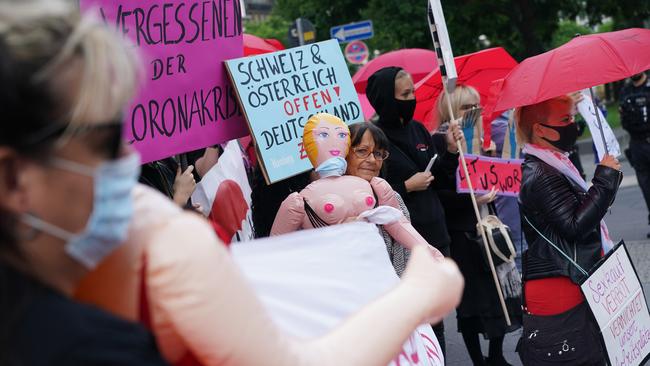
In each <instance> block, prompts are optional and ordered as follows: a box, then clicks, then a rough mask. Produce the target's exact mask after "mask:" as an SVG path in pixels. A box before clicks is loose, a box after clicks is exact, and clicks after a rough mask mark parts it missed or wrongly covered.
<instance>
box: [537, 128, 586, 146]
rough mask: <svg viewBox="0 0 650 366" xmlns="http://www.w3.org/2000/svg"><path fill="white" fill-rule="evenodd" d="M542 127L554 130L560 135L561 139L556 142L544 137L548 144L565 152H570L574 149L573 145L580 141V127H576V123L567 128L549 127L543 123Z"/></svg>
mask: <svg viewBox="0 0 650 366" xmlns="http://www.w3.org/2000/svg"><path fill="white" fill-rule="evenodd" d="M541 125H542V126H544V127H547V128H550V129H553V130H555V131H557V133H558V134H560V139H559V140H556V141H551V140H549V139H547V138H546V137H542V138H543V139H544V140H545V141H546V142H548V143H549V144H551V145H553V146H555V147H557V148H558V149H560V150H562V151H564V152H569V151H571V149H573V145H575V144H576V141H577V140H578V126H576V124H575V123H570V124H568V125H565V126H549V125H545V124H543V123H541Z"/></svg>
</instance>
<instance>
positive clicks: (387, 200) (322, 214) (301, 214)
mask: <svg viewBox="0 0 650 366" xmlns="http://www.w3.org/2000/svg"><path fill="white" fill-rule="evenodd" d="M328 131H336V133H328ZM349 134H350V131H349V129H348V128H347V126H346V125H345V123H343V121H341V120H340V119H338V118H337V117H335V116H332V115H330V114H326V113H319V114H316V115H314V116H312V117H311V118H310V119H309V121H307V123H306V124H305V130H304V134H303V142H304V146H305V150H306V151H307V155H308V156H309V160H310V161H311V162H312V165H314V166H316V168H317V169H316V171H317V172H318V171H319V168H320V167H322V166H324V165H326V164H328V163H330V162H331V161H332V160H335V159H337V158H339V159H340V158H345V156H346V155H347V152H348V151H349V149H350V145H349V144H350V139H349ZM332 151H334V152H335V153H334V154H332V153H331V152H332ZM343 151H344V152H345V154H341V152H343ZM342 170H343V171H345V169H344V168H343V169H342ZM328 174H329V172H328ZM340 174H342V173H341V172H339V174H335V175H329V176H326V177H324V178H321V179H318V180H316V181H314V182H312V183H311V184H309V185H308V186H307V187H306V188H305V189H303V190H302V191H300V192H299V193H298V192H294V193H292V194H291V195H289V197H287V198H286V199H285V200H284V201H283V202H282V205H281V206H280V210H279V211H278V213H277V215H276V217H275V221H274V223H273V227H272V229H271V235H280V234H286V233H290V232H293V231H296V230H300V229H310V228H315V227H323V226H329V225H336V224H341V223H343V222H346V221H349V220H354V219H357V218H359V216H360V215H362V214H363V213H364V212H367V211H369V210H372V209H375V208H376V207H381V206H389V207H392V208H394V209H396V210H397V211H399V203H398V201H397V199H396V198H395V191H394V190H393V189H392V188H391V186H390V185H389V184H388V182H386V181H385V180H383V179H381V178H377V177H375V178H373V179H372V180H371V181H370V182H367V181H366V180H364V179H362V178H359V177H356V176H350V175H344V176H342V175H340ZM370 221H372V220H370ZM390 221H391V222H389V223H383V222H382V224H383V225H384V228H385V229H386V231H387V232H388V233H389V234H390V235H391V236H392V237H393V238H394V239H395V240H397V241H398V242H399V243H401V244H402V245H404V246H405V247H407V248H409V249H412V248H413V247H414V246H416V245H426V246H427V247H429V248H431V250H432V251H433V252H434V254H435V255H436V257H440V258H442V254H441V253H440V252H439V251H437V250H436V249H434V248H433V247H430V246H429V244H428V243H427V241H426V240H425V239H424V238H423V237H422V236H421V235H420V234H419V233H418V232H417V231H416V230H415V229H414V228H413V226H412V225H411V223H410V222H409V221H408V219H407V218H406V217H404V215H403V214H401V211H400V212H399V214H398V217H396V219H394V220H390Z"/></svg>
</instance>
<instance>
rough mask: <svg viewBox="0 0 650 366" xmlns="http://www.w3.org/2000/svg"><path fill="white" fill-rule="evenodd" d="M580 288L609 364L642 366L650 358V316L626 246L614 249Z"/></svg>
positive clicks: (622, 245) (621, 245)
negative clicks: (604, 348) (599, 334)
mask: <svg viewBox="0 0 650 366" xmlns="http://www.w3.org/2000/svg"><path fill="white" fill-rule="evenodd" d="M581 288H582V292H583V293H584V294H585V297H586V299H587V302H588V303H589V307H590V308H591V311H592V312H593V314H594V317H595V318H596V321H597V322H598V327H599V328H600V331H601V333H602V337H603V340H604V342H605V347H606V349H607V354H608V358H609V362H610V364H611V365H615V366H628V365H629V366H636V365H641V364H642V363H643V361H644V360H645V359H646V358H647V357H648V355H650V313H648V305H647V303H646V300H645V297H644V295H643V289H642V287H641V283H640V282H639V278H638V276H637V274H636V271H635V270H634V267H633V266H632V262H631V261H630V256H629V255H628V252H627V249H626V248H625V245H624V244H620V245H618V246H617V247H616V248H614V250H612V252H611V253H610V254H609V255H608V258H607V259H606V260H605V261H604V262H602V263H601V264H600V266H599V267H598V268H597V269H596V270H595V271H594V272H593V273H592V274H591V275H590V276H589V278H588V279H587V280H586V281H585V282H584V283H583V284H582V285H581Z"/></svg>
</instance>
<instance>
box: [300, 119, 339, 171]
mask: <svg viewBox="0 0 650 366" xmlns="http://www.w3.org/2000/svg"><path fill="white" fill-rule="evenodd" d="M303 142H304V147H305V151H306V152H307V156H308V157H309V161H310V162H311V164H312V166H313V167H314V168H317V167H318V166H320V165H321V164H322V163H323V162H325V161H327V160H328V159H331V158H337V157H338V158H342V159H345V157H346V156H347V154H348V150H349V149H350V130H349V129H348V126H347V125H346V124H345V122H343V121H342V120H341V119H340V118H338V117H336V116H333V115H331V114H327V113H318V114H315V115H313V116H312V117H311V118H309V121H307V123H306V124H305V130H304V132H303Z"/></svg>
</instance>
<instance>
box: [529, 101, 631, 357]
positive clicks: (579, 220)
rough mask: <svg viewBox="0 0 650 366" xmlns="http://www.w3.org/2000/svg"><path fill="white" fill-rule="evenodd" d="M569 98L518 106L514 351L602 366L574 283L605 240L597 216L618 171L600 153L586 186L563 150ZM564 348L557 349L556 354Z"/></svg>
mask: <svg viewBox="0 0 650 366" xmlns="http://www.w3.org/2000/svg"><path fill="white" fill-rule="evenodd" d="M572 107H573V103H572V100H571V98H570V97H568V96H563V97H557V98H553V99H550V100H547V101H544V102H541V103H538V104H534V105H529V106H525V107H522V108H520V109H519V110H518V111H517V116H516V120H517V135H518V140H519V141H520V143H523V144H525V146H524V148H523V153H524V154H525V160H524V164H523V166H522V171H523V179H522V186H521V194H520V196H519V200H520V203H521V215H522V219H523V223H522V225H523V229H524V233H525V235H526V241H527V242H528V245H529V247H528V250H527V251H526V252H525V253H524V258H523V259H524V260H523V267H524V273H523V279H524V303H525V306H526V311H527V312H526V314H525V315H524V331H523V334H522V338H521V340H520V344H519V347H518V351H519V354H520V357H521V359H522V361H523V363H524V364H525V365H538V364H548V363H549V362H555V363H570V364H572V365H599V364H604V361H603V360H604V358H605V354H604V353H603V350H602V348H601V344H600V343H601V342H600V340H599V335H598V327H597V325H596V324H595V322H594V321H593V318H592V317H591V312H590V310H589V309H588V306H587V305H586V302H585V299H584V296H583V295H582V293H581V292H580V287H579V286H578V284H579V283H580V281H581V280H582V279H584V277H585V275H586V273H587V271H589V270H590V269H591V268H592V266H593V265H594V264H595V263H596V262H597V261H598V260H599V259H600V258H601V256H602V255H603V252H607V251H608V250H609V249H610V248H611V246H612V242H611V239H610V238H609V234H608V231H607V227H606V225H605V224H604V222H603V221H602V219H603V217H604V216H605V213H606V212H607V210H608V208H609V207H610V206H611V204H612V203H613V201H614V198H615V197H616V192H617V190H618V186H619V184H620V181H621V178H622V173H621V172H620V164H619V163H618V161H617V160H616V158H614V157H612V156H610V155H605V156H604V157H603V159H602V161H601V162H600V164H599V165H598V166H597V168H596V171H595V173H594V178H593V179H592V181H591V182H592V186H591V187H589V186H588V185H587V183H586V182H585V181H584V180H583V179H582V177H581V176H580V174H579V172H578V170H577V169H576V168H575V167H574V166H573V164H571V161H570V160H569V159H568V157H567V152H568V150H569V149H570V148H571V146H573V144H574V143H575V140H576V137H577V133H578V130H577V128H576V126H575V124H574V122H573V117H572V113H571V110H572ZM563 350H564V351H563Z"/></svg>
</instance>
